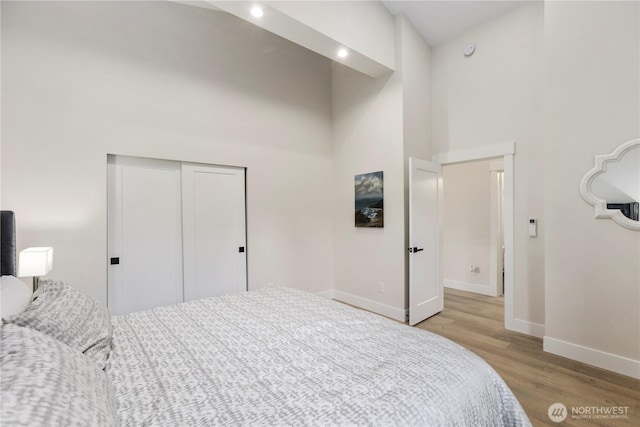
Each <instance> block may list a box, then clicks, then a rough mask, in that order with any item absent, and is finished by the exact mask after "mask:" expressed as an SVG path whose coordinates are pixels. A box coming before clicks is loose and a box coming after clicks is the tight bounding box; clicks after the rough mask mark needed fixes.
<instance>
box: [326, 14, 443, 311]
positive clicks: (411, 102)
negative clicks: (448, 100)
mask: <svg viewBox="0 0 640 427" xmlns="http://www.w3.org/2000/svg"><path fill="white" fill-rule="evenodd" d="M394 40H395V55H396V56H395V63H396V67H397V68H396V71H395V72H394V73H393V74H392V75H390V76H385V77H382V78H379V79H377V80H374V79H371V78H369V77H367V76H364V75H362V74H359V73H357V72H354V71H352V70H349V69H347V68H346V67H344V66H342V65H339V64H335V65H334V67H333V138H334V141H333V143H334V152H333V154H334V162H335V163H334V182H335V191H336V194H335V218H334V271H335V274H334V287H335V292H336V293H335V296H336V298H338V299H342V300H345V301H346V302H349V303H352V304H356V305H360V306H362V307H364V308H367V309H369V310H373V311H376V312H378V313H381V314H385V315H387V316H390V317H393V318H396V319H398V320H404V317H405V309H406V308H407V300H406V298H407V292H406V285H407V283H406V280H408V273H407V265H408V259H407V254H408V252H407V250H406V249H407V247H408V243H407V240H408V234H407V233H408V228H407V227H408V209H407V207H408V195H407V185H408V181H407V171H406V169H405V164H408V158H409V156H414V157H419V158H423V159H430V158H431V109H430V105H431V92H430V91H431V79H430V71H431V48H430V47H429V45H428V44H427V43H426V42H425V41H424V40H423V39H422V38H421V37H420V36H419V34H418V33H417V31H416V30H415V29H414V28H413V27H412V26H411V24H410V23H409V21H408V20H407V19H406V18H405V17H403V16H396V18H395V38H394ZM379 170H382V171H384V205H385V210H384V218H385V220H384V221H385V223H384V228H383V229H366V228H355V227H354V224H353V223H354V201H353V197H354V194H353V193H354V189H353V178H354V175H356V174H361V173H366V172H375V171H379ZM379 282H383V283H384V288H385V291H384V293H381V292H379V291H378V284H379Z"/></svg>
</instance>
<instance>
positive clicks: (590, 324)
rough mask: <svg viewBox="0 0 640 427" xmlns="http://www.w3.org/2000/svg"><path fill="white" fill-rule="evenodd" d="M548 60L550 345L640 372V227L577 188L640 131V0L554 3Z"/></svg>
mask: <svg viewBox="0 0 640 427" xmlns="http://www.w3.org/2000/svg"><path fill="white" fill-rule="evenodd" d="M545 62H546V70H545V75H546V81H545V102H546V106H545V110H546V121H545V127H546V129H547V135H546V149H545V157H544V160H545V163H544V175H545V181H546V192H545V201H546V210H545V217H546V232H547V236H546V312H547V322H546V336H545V342H544V343H545V350H548V351H553V352H555V353H558V354H562V355H565V356H567V357H572V358H575V359H578V360H582V361H584V362H587V363H591V364H595V365H598V366H601V367H604V368H607V369H611V370H616V371H618V372H622V373H625V374H626V375H631V376H635V377H637V378H640V233H638V232H637V231H633V230H629V229H626V228H623V227H621V226H619V225H617V224H616V223H614V222H613V221H611V220H609V219H595V218H594V210H593V207H592V206H590V205H589V204H587V203H586V202H585V201H584V200H583V199H582V198H581V197H580V193H579V189H578V186H579V183H580V180H581V178H582V176H583V175H584V174H585V173H586V172H587V171H588V170H589V169H591V168H592V167H593V156H594V155H596V154H603V153H609V152H611V151H612V150H613V149H614V148H615V147H616V146H617V145H619V144H621V143H623V142H625V141H628V140H630V139H633V138H637V137H638V136H640V77H639V76H640V4H639V3H638V2H615V1H610V2H550V3H547V5H546V8H545Z"/></svg>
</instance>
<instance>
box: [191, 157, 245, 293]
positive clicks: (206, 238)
mask: <svg viewBox="0 0 640 427" xmlns="http://www.w3.org/2000/svg"><path fill="white" fill-rule="evenodd" d="M182 213H183V239H184V248H183V250H184V297H185V301H189V300H193V299H198V298H206V297H211V296H218V295H222V294H227V293H231V292H240V291H246V290H247V252H246V231H245V227H246V220H245V215H246V212H245V170H244V168H233V167H223V166H208V165H202V164H193V163H183V164H182Z"/></svg>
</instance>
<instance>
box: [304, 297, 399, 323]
mask: <svg viewBox="0 0 640 427" xmlns="http://www.w3.org/2000/svg"><path fill="white" fill-rule="evenodd" d="M316 295H320V296H323V297H325V298H329V299H334V300H337V301H342V302H346V303H347V304H351V305H353V306H356V307H359V308H362V309H365V310H367V311H371V312H373V313H376V314H380V315H382V316H385V317H389V318H391V319H393V320H397V321H398V322H405V321H406V320H407V315H408V313H409V311H408V310H404V309H400V308H396V307H392V306H390V305H387V304H383V303H381V302H377V301H373V300H370V299H367V298H362V297H359V296H357V295H352V294H348V293H346V292H342V291H337V290H335V289H330V290H328V291H322V292H318V293H317V294H316Z"/></svg>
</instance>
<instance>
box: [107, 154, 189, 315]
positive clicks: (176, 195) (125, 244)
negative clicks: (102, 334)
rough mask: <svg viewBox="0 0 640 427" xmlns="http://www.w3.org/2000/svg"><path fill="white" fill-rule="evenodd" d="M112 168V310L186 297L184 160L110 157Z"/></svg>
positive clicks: (126, 310)
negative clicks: (182, 168)
mask: <svg viewBox="0 0 640 427" xmlns="http://www.w3.org/2000/svg"><path fill="white" fill-rule="evenodd" d="M108 170H109V173H108V175H109V177H108V182H109V183H108V187H109V189H108V195H109V196H108V197H109V200H108V246H109V247H108V255H109V260H108V286H109V288H108V304H109V309H110V311H111V313H112V314H125V313H130V312H133V311H138V310H143V309H147V308H151V307H157V306H161V305H168V304H175V303H177V302H181V301H183V286H182V212H181V172H180V163H179V162H171V161H162V160H152V159H141V158H134V157H125V156H110V159H109V167H108Z"/></svg>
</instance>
